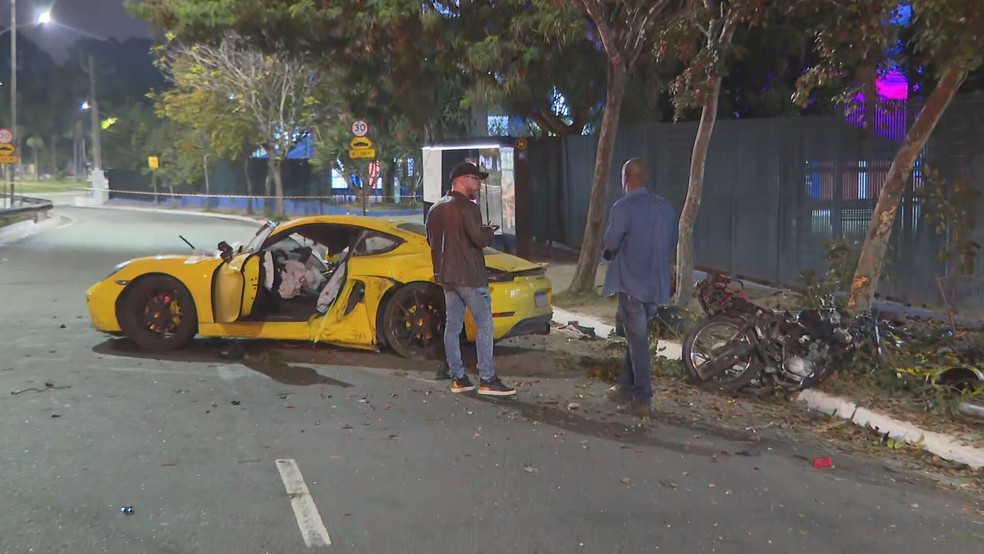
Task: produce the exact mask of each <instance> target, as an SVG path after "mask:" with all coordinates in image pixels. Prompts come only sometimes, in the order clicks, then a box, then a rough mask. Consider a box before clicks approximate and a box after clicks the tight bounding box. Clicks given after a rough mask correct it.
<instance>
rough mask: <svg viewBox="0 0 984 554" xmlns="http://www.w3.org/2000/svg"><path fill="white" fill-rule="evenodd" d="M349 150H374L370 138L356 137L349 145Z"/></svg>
mask: <svg viewBox="0 0 984 554" xmlns="http://www.w3.org/2000/svg"><path fill="white" fill-rule="evenodd" d="M349 148H351V149H352V150H366V149H369V148H372V141H371V140H369V137H355V138H354V139H352V142H350V143H349Z"/></svg>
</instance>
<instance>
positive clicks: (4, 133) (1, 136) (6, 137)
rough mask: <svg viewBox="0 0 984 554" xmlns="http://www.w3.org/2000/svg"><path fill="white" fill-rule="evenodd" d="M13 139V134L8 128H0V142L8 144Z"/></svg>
mask: <svg viewBox="0 0 984 554" xmlns="http://www.w3.org/2000/svg"><path fill="white" fill-rule="evenodd" d="M13 141H14V134H13V133H11V132H10V129H0V144H9V143H11V142H13Z"/></svg>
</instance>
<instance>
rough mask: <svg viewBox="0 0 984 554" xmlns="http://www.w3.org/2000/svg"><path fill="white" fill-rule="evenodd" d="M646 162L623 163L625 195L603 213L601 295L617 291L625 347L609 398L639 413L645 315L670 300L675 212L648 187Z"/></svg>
mask: <svg viewBox="0 0 984 554" xmlns="http://www.w3.org/2000/svg"><path fill="white" fill-rule="evenodd" d="M648 178H649V176H648V170H647V168H646V163H645V162H644V161H643V160H642V159H641V158H632V159H631V160H629V161H627V162H625V165H623V166H622V188H623V189H624V190H625V195H624V196H623V197H622V198H621V199H619V200H618V201H617V202H615V205H614V206H612V211H611V213H610V214H609V216H608V228H607V229H606V230H605V238H604V248H605V250H604V253H603V254H602V256H603V257H604V259H605V260H608V262H609V265H608V271H607V272H606V274H605V285H604V287H603V289H602V293H603V294H604V295H605V296H615V295H617V296H618V316H619V319H620V320H621V322H622V326H623V327H624V329H625V340H626V343H627V344H628V349H627V351H626V353H625V361H624V362H623V364H622V372H621V374H620V375H619V377H618V382H617V384H616V385H615V386H614V387H612V389H611V390H610V391H609V398H610V399H611V400H613V401H616V402H619V403H620V404H621V405H620V406H619V410H620V411H624V412H627V413H631V414H633V415H638V416H648V415H650V414H651V412H652V402H653V385H652V371H653V368H652V361H651V359H650V351H649V320H650V318H652V316H653V315H654V314H655V313H656V307H657V306H658V305H660V304H666V303H668V302H669V301H670V259H671V257H672V256H673V253H674V250H675V249H676V244H677V237H678V234H677V233H678V229H677V217H676V213H675V211H674V210H673V206H672V205H670V203H669V201H667V200H666V199H665V198H663V197H662V196H658V195H656V194H653V193H651V192H650V191H649V189H648V188H647V187H646V183H647V181H648Z"/></svg>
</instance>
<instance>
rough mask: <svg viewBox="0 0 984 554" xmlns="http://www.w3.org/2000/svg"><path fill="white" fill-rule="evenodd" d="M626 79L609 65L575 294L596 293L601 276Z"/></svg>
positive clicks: (617, 66)
mask: <svg viewBox="0 0 984 554" xmlns="http://www.w3.org/2000/svg"><path fill="white" fill-rule="evenodd" d="M625 77H626V76H625V67H624V66H623V65H621V64H613V63H611V62H609V64H608V91H607V94H606V95H605V113H604V115H603V116H602V118H601V129H600V130H599V132H598V151H597V153H596V155H595V171H594V184H593V185H592V186H591V200H590V203H589V204H588V220H587V223H586V224H585V226H584V238H583V241H582V244H581V253H580V255H579V256H578V258H577V267H576V268H575V269H574V279H573V280H572V281H571V286H570V288H569V289H568V291H569V292H571V293H573V294H583V293H587V292H590V291H593V290H594V286H595V278H596V275H597V274H598V257H599V256H600V254H601V239H602V225H604V223H605V194H606V192H608V184H609V183H608V179H609V176H610V174H611V169H612V155H613V153H614V150H615V134H616V133H617V132H618V120H619V116H620V115H621V113H620V112H621V111H622V98H623V96H624V94H625Z"/></svg>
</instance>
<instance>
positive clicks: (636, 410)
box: [616, 400, 653, 418]
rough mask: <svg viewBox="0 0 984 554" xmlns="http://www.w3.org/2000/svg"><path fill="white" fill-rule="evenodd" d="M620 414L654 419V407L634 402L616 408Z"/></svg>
mask: <svg viewBox="0 0 984 554" xmlns="http://www.w3.org/2000/svg"><path fill="white" fill-rule="evenodd" d="M616 409H617V410H618V411H619V412H621V413H623V414H628V415H632V416H636V417H642V418H651V417H653V405H652V404H644V403H642V402H639V401H638V400H633V401H631V402H629V403H628V404H623V405H621V406H619V407H618V408H616Z"/></svg>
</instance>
